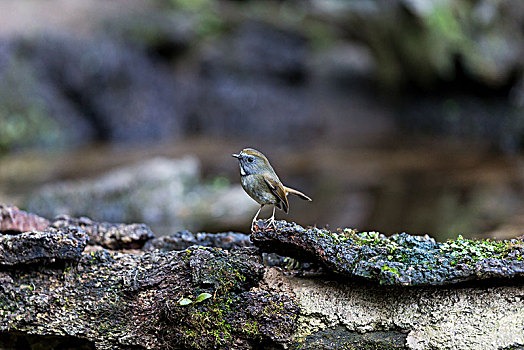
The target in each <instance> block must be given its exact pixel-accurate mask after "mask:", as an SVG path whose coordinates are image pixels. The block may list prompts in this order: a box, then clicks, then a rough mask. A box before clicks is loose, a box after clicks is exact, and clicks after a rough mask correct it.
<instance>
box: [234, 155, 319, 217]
mask: <svg viewBox="0 0 524 350" xmlns="http://www.w3.org/2000/svg"><path fill="white" fill-rule="evenodd" d="M233 157H235V158H237V159H238V162H239V165H240V182H241V184H242V188H244V191H246V193H247V194H248V195H249V196H250V197H251V198H253V199H254V200H255V201H257V202H258V203H259V204H260V209H259V210H258V212H257V213H256V215H255V217H254V219H253V222H252V227H253V225H254V223H255V221H256V219H257V217H258V214H259V213H260V210H261V209H262V207H263V206H264V205H273V206H274V207H273V216H271V218H270V219H269V223H270V224H273V226H274V221H275V207H276V208H278V209H280V210H283V211H284V212H286V213H288V212H289V202H288V200H287V196H288V194H294V195H297V196H299V197H300V198H302V199H304V200H308V201H310V200H311V198H309V197H308V196H306V195H305V194H303V193H302V192H300V191H297V190H295V189H292V188H289V187H286V186H284V185H283V184H282V182H281V181H280V179H279V178H278V176H277V174H276V173H275V170H273V167H272V166H271V164H269V160H268V159H267V158H266V156H264V155H263V154H262V153H261V152H259V151H257V150H255V149H253V148H245V149H243V150H242V152H240V153H239V154H233Z"/></svg>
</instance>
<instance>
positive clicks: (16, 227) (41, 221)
mask: <svg viewBox="0 0 524 350" xmlns="http://www.w3.org/2000/svg"><path fill="white" fill-rule="evenodd" d="M48 226H49V221H48V220H47V219H45V218H42V217H40V216H38V215H35V214H31V213H27V212H25V211H23V210H20V209H18V208H17V207H14V206H8V205H4V204H0V232H5V231H11V232H26V231H43V230H45V229H46V228H47V227H48Z"/></svg>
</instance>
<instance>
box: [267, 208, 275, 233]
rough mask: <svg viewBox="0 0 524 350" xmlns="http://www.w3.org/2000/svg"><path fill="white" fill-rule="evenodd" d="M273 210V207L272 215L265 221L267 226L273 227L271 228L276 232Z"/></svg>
mask: <svg viewBox="0 0 524 350" xmlns="http://www.w3.org/2000/svg"><path fill="white" fill-rule="evenodd" d="M275 209H276V207H274V206H273V215H272V216H271V217H270V218H269V219H267V221H266V222H267V223H268V225H269V226H273V228H274V229H275V230H276V229H277V227H276V226H275Z"/></svg>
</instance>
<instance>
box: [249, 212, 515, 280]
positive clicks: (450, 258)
mask: <svg viewBox="0 0 524 350" xmlns="http://www.w3.org/2000/svg"><path fill="white" fill-rule="evenodd" d="M251 239H252V241H253V243H254V245H255V246H257V247H259V248H260V249H261V250H262V251H265V252H275V253H277V254H281V255H286V256H290V257H294V258H296V259H299V260H306V261H314V262H319V263H321V264H323V265H324V266H325V267H326V268H327V269H328V270H331V271H332V272H335V273H338V274H341V275H344V276H346V277H347V278H365V279H369V280H372V281H376V282H379V283H380V284H385V285H403V286H428V285H446V284H454V283H459V282H466V281H475V280H485V279H492V278H504V279H510V278H515V277H524V256H523V255H524V242H523V240H522V239H513V240H508V241H498V242H497V241H495V242H493V241H474V240H468V239H463V238H462V237H459V238H458V239H457V240H454V241H448V242H446V243H437V242H435V240H434V239H432V238H430V237H429V236H427V235H426V236H411V235H409V234H407V233H401V234H395V235H393V236H391V237H389V238H386V237H385V236H384V235H381V234H379V233H377V232H362V233H358V232H356V231H353V230H349V229H345V230H344V231H339V232H330V231H328V230H325V229H318V228H309V229H304V228H303V227H301V226H299V225H297V224H295V223H291V224H290V223H287V222H285V221H280V222H278V223H277V229H276V230H273V229H271V228H264V226H263V222H262V221H259V225H258V226H257V227H256V229H255V231H254V232H253V234H252V236H251Z"/></svg>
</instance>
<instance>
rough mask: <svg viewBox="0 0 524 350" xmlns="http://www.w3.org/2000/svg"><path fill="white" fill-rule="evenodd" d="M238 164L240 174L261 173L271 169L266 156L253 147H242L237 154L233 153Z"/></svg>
mask: <svg viewBox="0 0 524 350" xmlns="http://www.w3.org/2000/svg"><path fill="white" fill-rule="evenodd" d="M233 157H235V158H237V159H238V163H239V165H240V175H242V176H245V175H253V174H262V173H265V172H268V171H273V168H272V167H271V165H270V164H269V161H268V160H267V158H266V156H265V155H263V154H262V153H261V152H259V151H257V150H256V149H253V148H244V149H243V150H242V151H241V152H240V153H239V154H233Z"/></svg>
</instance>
